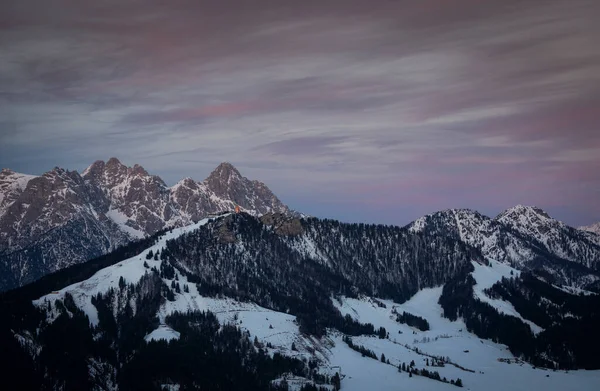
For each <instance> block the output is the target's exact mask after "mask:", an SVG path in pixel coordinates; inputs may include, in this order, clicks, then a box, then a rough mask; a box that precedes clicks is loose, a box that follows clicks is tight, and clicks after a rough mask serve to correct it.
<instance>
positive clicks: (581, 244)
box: [407, 205, 600, 288]
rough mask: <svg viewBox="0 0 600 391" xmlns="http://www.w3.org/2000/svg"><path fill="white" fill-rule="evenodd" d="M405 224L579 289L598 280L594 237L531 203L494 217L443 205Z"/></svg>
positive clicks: (598, 248) (599, 245)
mask: <svg viewBox="0 0 600 391" xmlns="http://www.w3.org/2000/svg"><path fill="white" fill-rule="evenodd" d="M407 228H408V229H409V231H411V232H425V233H429V234H437V235H445V236H449V237H452V238H455V239H458V240H461V241H463V242H464V243H467V244H469V245H471V246H473V247H475V248H478V249H479V250H481V251H482V253H483V255H484V256H485V257H486V258H488V259H492V260H496V261H500V262H505V263H508V264H510V265H512V266H513V267H517V268H520V269H525V270H533V269H537V270H540V271H544V272H545V273H546V274H548V275H549V276H552V277H553V278H555V279H556V282H557V283H559V284H561V285H566V286H574V287H578V288H581V287H585V286H588V285H590V284H596V283H597V282H598V281H600V274H599V271H600V241H599V240H598V238H596V237H594V235H593V234H589V233H587V232H582V231H580V230H577V229H575V228H572V227H569V226H567V225H565V224H564V223H562V222H560V221H558V220H555V219H553V218H551V217H550V216H549V215H548V214H547V213H546V212H544V211H543V210H541V209H540V208H537V207H527V206H521V205H519V206H516V207H513V208H510V209H508V210H506V211H504V212H502V213H501V214H500V215H498V216H497V217H496V218H490V217H487V216H484V215H482V214H480V213H479V212H476V211H472V210H468V209H449V210H445V211H441V212H436V213H433V214H430V215H427V216H424V217H421V218H419V219H417V220H415V221H414V222H412V223H410V224H409V225H408V226H407Z"/></svg>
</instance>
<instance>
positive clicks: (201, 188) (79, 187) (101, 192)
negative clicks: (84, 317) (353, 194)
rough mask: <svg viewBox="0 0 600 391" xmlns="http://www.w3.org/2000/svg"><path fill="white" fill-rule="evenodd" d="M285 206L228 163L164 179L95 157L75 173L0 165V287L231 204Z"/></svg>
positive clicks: (253, 208)
mask: <svg viewBox="0 0 600 391" xmlns="http://www.w3.org/2000/svg"><path fill="white" fill-rule="evenodd" d="M236 206H239V207H240V208H241V209H242V210H243V211H245V212H247V213H250V214H253V215H261V214H264V213H270V212H280V213H286V214H292V213H294V212H292V211H290V210H289V208H288V207H287V206H285V205H284V204H283V203H282V202H281V201H280V200H279V199H278V198H277V197H276V196H275V195H274V194H273V193H272V192H271V191H270V190H269V189H268V187H267V186H266V185H265V184H264V183H262V182H258V181H251V180H249V179H247V178H245V177H243V176H242V175H241V174H240V172H239V171H238V170H237V169H236V168H235V167H233V166H232V165H231V164H229V163H222V164H220V165H219V166H218V167H217V168H216V169H215V170H214V171H213V172H212V173H211V174H210V175H209V176H208V178H206V180H204V181H202V182H197V181H195V180H193V179H191V178H186V179H183V180H182V181H180V182H179V183H177V184H175V185H174V186H172V187H168V186H167V185H166V184H165V183H164V182H163V180H162V179H161V178H159V177H158V176H155V175H151V174H149V173H148V172H147V171H146V170H145V169H144V168H143V167H141V166H139V165H137V164H136V165H134V166H133V167H127V166H125V165H124V164H122V163H121V162H120V161H119V160H118V159H116V158H111V159H109V160H108V161H107V162H104V161H96V162H95V163H93V164H92V165H90V166H89V167H88V168H87V169H85V170H84V171H83V172H82V173H81V174H79V173H77V172H75V171H66V170H63V169H61V168H58V167H57V168H54V169H53V170H51V171H49V172H47V173H45V174H43V175H41V176H31V175H24V174H18V173H14V172H12V171H10V170H7V169H4V170H2V172H1V173H0V254H1V255H2V257H1V258H0V271H2V273H1V274H2V276H1V277H0V291H2V290H6V289H9V288H12V287H15V286H19V285H22V284H24V283H27V282H30V281H33V280H35V279H37V278H39V277H41V276H43V275H45V274H47V273H49V272H53V271H56V270H59V269H62V268H64V267H67V266H70V265H72V264H77V263H81V262H83V261H86V260H88V259H92V258H94V257H98V256H100V255H103V254H105V253H107V252H109V251H112V250H114V249H116V248H117V247H119V246H122V245H124V244H127V243H128V242H130V241H131V240H134V239H139V238H143V237H145V236H148V235H151V234H154V233H155V232H158V231H159V230H162V229H165V228H168V227H182V226H186V225H189V224H192V223H194V222H197V221H199V220H201V219H203V218H205V217H207V216H208V215H210V214H213V213H219V212H224V211H231V210H234V209H235V207H236Z"/></svg>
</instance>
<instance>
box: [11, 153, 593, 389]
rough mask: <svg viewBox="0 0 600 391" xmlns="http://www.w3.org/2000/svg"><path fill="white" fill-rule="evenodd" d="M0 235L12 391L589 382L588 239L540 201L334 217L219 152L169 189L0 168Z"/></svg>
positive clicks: (101, 167)
mask: <svg viewBox="0 0 600 391" xmlns="http://www.w3.org/2000/svg"><path fill="white" fill-rule="evenodd" d="M238 206H239V207H240V209H241V210H238V211H235V209H236V207H238ZM0 228H1V231H0V239H1V240H0V245H1V246H2V247H0V249H1V250H0V251H1V252H0V279H1V282H2V285H0V288H1V289H0V290H7V289H10V290H8V291H7V292H4V293H0V313H1V314H2V315H3V321H2V322H0V346H2V347H3V349H2V351H1V352H0V377H1V378H3V379H5V384H7V385H8V386H9V388H14V389H32V390H39V389H47V390H55V389H62V390H81V389H92V390H111V391H117V390H161V391H163V390H170V391H173V390H179V391H181V390H187V389H193V390H195V389H240V390H259V389H262V390H289V389H296V390H301V391H309V390H319V391H323V390H339V389H342V390H362V389H366V388H369V387H370V388H374V389H382V390H393V389H397V388H398V387H399V386H400V387H404V388H416V389H424V390H447V389H448V387H457V386H458V387H463V386H464V387H467V388H469V389H473V390H479V389H488V390H501V389H507V388H508V389H515V390H528V389H531V388H538V387H544V389H549V390H557V391H558V390H562V389H568V388H573V387H576V388H578V389H583V390H586V389H590V390H591V389H595V387H596V386H597V384H600V371H588V372H582V371H578V369H590V370H592V369H596V370H597V369H600V359H599V358H598V355H597V351H598V350H597V348H598V346H600V334H598V333H597V330H598V328H599V327H600V312H599V311H598V309H599V308H600V301H599V300H600V236H599V235H597V234H596V233H593V232H589V231H586V230H583V229H575V228H573V227H569V226H568V225H566V224H564V223H562V222H560V221H558V220H556V219H553V218H552V217H550V216H549V215H548V213H546V212H545V211H544V210H542V209H541V208H538V207H530V206H522V205H519V206H516V207H513V208H510V209H508V210H506V211H504V212H502V213H501V214H499V215H498V216H496V217H493V218H492V217H487V216H484V215H482V214H480V213H478V212H476V211H473V210H468V209H449V210H444V211H440V212H436V213H433V214H430V215H426V216H423V217H421V218H419V219H417V220H415V221H414V222H412V223H410V224H408V225H407V226H405V227H400V226H384V225H375V224H362V223H361V224H348V223H341V222H339V221H336V220H329V219H318V218H314V217H308V216H306V215H303V214H301V213H299V212H295V211H293V210H291V209H290V208H288V207H287V206H285V205H284V204H283V203H282V202H281V201H280V200H279V199H278V198H277V197H276V196H275V195H274V194H273V193H272V192H271V191H270V190H269V189H268V188H267V186H266V185H264V184H263V183H261V182H257V181H251V180H249V179H247V178H244V177H243V176H242V175H241V174H240V173H239V171H238V170H237V169H235V167H233V166H232V165H231V164H229V163H222V164H221V165H219V166H218V167H217V168H216V169H215V170H214V171H213V172H212V173H211V174H210V175H209V176H208V178H207V179H206V180H204V181H202V182H197V181H194V180H192V179H190V178H186V179H183V180H182V181H180V182H179V183H177V184H176V185H174V186H172V187H168V186H167V185H166V184H165V183H164V182H163V181H162V180H161V179H160V178H159V177H157V176H154V175H150V174H148V173H147V172H146V171H145V170H144V169H143V168H142V167H141V166H139V165H134V166H133V167H127V166H125V165H123V164H122V163H120V162H119V161H118V160H117V159H115V158H111V159H109V160H108V161H107V162H103V161H97V162H95V163H93V164H92V165H91V166H89V167H88V168H87V169H86V170H84V171H83V172H82V173H81V174H79V173H78V172H75V171H66V170H63V169H60V168H55V169H54V170H51V171H50V172H47V173H45V174H43V175H42V176H28V175H24V174H18V173H15V172H12V171H10V170H7V169H5V170H2V172H1V173H0ZM19 286H20V287H19ZM511 364H518V365H511ZM540 368H541V369H540ZM550 370H552V371H550ZM548 377H551V379H548ZM451 389H453V388H451Z"/></svg>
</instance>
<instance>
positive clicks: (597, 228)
mask: <svg viewBox="0 0 600 391" xmlns="http://www.w3.org/2000/svg"><path fill="white" fill-rule="evenodd" d="M579 229H580V230H582V231H586V232H592V233H595V234H597V235H600V223H595V224H592V225H587V226H584V227H579Z"/></svg>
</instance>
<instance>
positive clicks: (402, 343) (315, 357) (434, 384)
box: [18, 216, 600, 391]
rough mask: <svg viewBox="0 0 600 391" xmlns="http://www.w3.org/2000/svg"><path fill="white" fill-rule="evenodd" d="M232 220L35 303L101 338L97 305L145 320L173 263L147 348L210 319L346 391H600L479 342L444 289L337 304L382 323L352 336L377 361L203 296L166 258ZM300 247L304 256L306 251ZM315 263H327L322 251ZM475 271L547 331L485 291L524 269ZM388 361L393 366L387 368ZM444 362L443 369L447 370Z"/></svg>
mask: <svg viewBox="0 0 600 391" xmlns="http://www.w3.org/2000/svg"><path fill="white" fill-rule="evenodd" d="M227 218H228V217H227V216H223V217H220V218H218V219H216V220H215V221H213V222H211V221H210V220H209V219H204V220H201V221H199V222H198V223H196V224H193V225H190V226H188V227H184V228H178V229H174V230H172V231H171V232H169V233H166V234H164V235H162V236H161V237H160V238H159V239H158V241H157V242H156V243H155V244H154V245H153V246H152V247H149V248H147V249H146V250H144V251H143V252H141V253H140V254H139V255H137V256H134V257H132V258H129V259H127V260H124V261H121V262H119V263H116V264H114V265H112V266H109V267H107V268H104V269H102V270H100V271H98V272H97V273H95V274H94V275H93V276H91V277H90V278H88V279H86V280H84V281H81V282H77V283H75V284H72V285H70V286H67V287H64V288H62V289H60V290H57V291H54V292H52V293H49V294H47V295H45V296H43V297H41V298H39V299H37V300H35V301H34V304H35V305H36V306H37V307H38V308H40V309H44V310H46V316H47V317H48V321H49V322H53V321H55V320H56V319H57V318H58V317H59V315H60V314H61V313H62V312H63V310H62V308H64V307H65V305H66V304H65V303H66V301H67V296H68V297H70V298H72V299H73V301H74V303H75V305H76V306H77V307H78V308H80V309H81V310H83V312H84V313H85V315H87V317H88V318H89V321H90V323H91V324H92V325H93V326H94V327H98V329H97V333H98V334H97V335H98V338H100V336H101V335H102V331H101V330H102V324H101V323H102V322H101V321H100V318H99V310H98V305H95V304H94V299H95V298H97V297H99V296H101V295H107V294H109V293H110V292H113V295H112V296H110V297H112V299H111V303H112V304H111V305H112V307H111V308H110V311H109V313H112V314H114V316H115V318H118V317H119V316H120V315H119V314H121V313H122V312H124V311H126V308H130V309H131V311H133V316H135V315H136V312H137V311H141V309H137V307H136V306H137V305H139V304H140V303H143V302H140V301H139V300H138V299H137V298H136V297H135V294H133V295H134V296H130V294H128V293H126V292H128V291H131V292H133V291H134V290H133V289H129V288H127V286H129V285H138V284H142V285H145V286H146V288H145V291H148V292H149V291H151V290H152V288H151V286H149V285H148V284H149V283H148V281H150V280H149V276H152V275H155V274H156V273H157V271H158V270H161V271H162V270H165V271H166V270H167V269H165V267H168V265H169V264H173V265H175V266H177V267H176V268H175V269H174V270H173V273H172V274H171V275H168V274H170V273H166V272H165V273H164V274H162V272H161V278H160V283H161V284H163V285H164V286H167V287H174V286H177V287H178V288H177V289H175V291H174V296H173V297H172V298H171V299H167V300H164V299H163V300H162V301H161V303H160V305H159V306H158V307H157V308H156V311H155V312H154V313H153V314H149V315H148V316H156V318H157V320H158V323H157V324H156V325H155V326H153V329H152V330H150V331H149V332H147V333H146V334H145V335H144V340H145V341H147V342H149V341H152V340H161V339H162V340H165V341H176V340H178V339H179V338H180V332H181V331H182V330H177V329H176V328H173V327H172V325H169V324H168V320H167V319H168V316H169V315H172V314H174V313H177V312H179V313H187V312H189V311H210V312H212V313H214V314H215V315H216V316H217V318H218V320H219V322H220V323H221V324H230V325H234V326H236V327H239V328H240V329H241V330H242V331H243V332H244V333H248V334H249V336H250V339H251V340H254V339H255V338H256V341H258V345H257V346H262V347H265V349H266V350H267V351H268V352H269V354H271V355H273V354H275V353H279V354H282V355H284V356H288V357H294V358H299V359H301V360H306V362H309V361H310V362H313V361H314V362H315V363H317V364H316V366H317V367H316V370H317V373H319V374H321V375H325V376H333V375H334V374H335V373H336V372H337V373H339V374H341V378H342V380H341V389H342V390H351V391H352V390H365V389H377V390H382V391H385V390H397V389H405V388H406V389H421V390H453V389H455V388H454V387H455V386H453V385H452V384H450V383H449V382H450V381H451V380H452V381H455V380H457V379H461V382H462V384H463V386H464V387H465V388H466V389H470V390H489V391H494V390H506V389H511V390H530V389H533V388H543V389H545V390H557V391H558V390H565V389H569V388H572V387H573V386H574V385H576V386H577V389H579V390H594V389H596V388H597V385H598V384H600V371H568V372H565V371H549V370H545V369H540V368H535V367H533V366H531V365H530V364H528V363H525V362H523V361H521V360H519V359H518V358H517V357H514V356H513V355H512V354H511V353H510V351H509V350H508V349H507V347H506V346H504V345H502V344H498V343H494V342H492V341H489V340H484V339H481V338H479V337H477V336H476V335H474V334H472V333H470V332H469V331H467V326H466V324H465V323H464V322H463V321H462V320H460V319H459V320H458V321H455V322H452V321H450V320H448V319H446V318H444V317H443V310H442V308H441V307H440V305H439V304H438V300H439V298H440V295H441V294H442V287H441V286H438V287H432V288H424V289H421V290H419V291H418V293H416V294H415V295H414V296H413V297H411V298H410V300H408V301H406V302H404V303H402V304H400V303H396V302H394V301H392V300H388V299H381V298H375V297H370V296H365V295H364V294H359V295H358V296H356V297H346V296H331V297H330V298H329V299H328V300H331V303H332V304H333V306H334V307H335V308H337V309H338V310H339V311H340V312H341V314H342V315H348V316H349V317H350V318H352V319H355V320H356V321H358V322H360V323H372V324H373V326H374V327H375V329H376V330H377V329H379V328H380V327H383V328H385V330H386V335H385V336H384V338H381V337H377V336H369V335H359V336H354V337H352V342H353V344H354V345H356V346H362V347H364V348H366V349H368V350H370V351H372V352H373V353H375V356H376V358H371V357H369V356H365V355H364V354H361V353H359V352H357V351H355V350H353V349H352V348H351V347H350V346H349V345H348V344H347V342H346V341H345V339H346V337H345V335H344V333H342V332H340V331H339V330H336V329H332V328H329V329H328V330H327V332H326V334H325V335H324V336H322V337H321V338H317V337H314V336H310V335H307V334H306V333H303V332H301V330H300V327H299V320H298V319H297V317H296V316H295V315H294V313H293V311H292V313H288V312H290V311H288V312H279V311H276V310H273V309H268V308H264V307H262V306H260V305H258V304H256V303H254V302H251V301H241V300H240V299H239V298H233V297H228V296H227V295H223V294H219V295H217V296H211V297H209V296H206V295H203V294H202V293H201V292H200V291H199V288H198V286H197V284H196V283H195V282H197V280H195V279H192V277H194V274H189V271H190V270H189V269H187V267H186V265H185V264H182V263H179V262H178V261H175V262H174V263H173V260H168V259H170V258H169V257H168V256H167V257H161V254H166V252H168V247H169V246H168V241H169V240H172V239H176V241H178V240H181V239H184V238H188V239H191V238H193V237H194V236H193V235H195V234H197V233H198V232H199V231H204V230H205V229H206V228H208V227H209V226H210V225H212V224H219V223H220V222H224V221H227ZM221 226H222V225H221ZM305 229H306V228H305ZM218 231H219V232H222V229H220V228H219V229H218ZM238 235H240V236H239V237H238V239H236V240H237V241H238V243H239V244H242V245H243V243H244V241H245V240H249V239H248V238H247V237H246V235H247V234H243V233H240V232H238ZM302 235H306V231H304V233H303V234H300V236H302ZM284 242H285V240H284ZM170 243H173V242H170ZM197 243H198V245H200V244H201V243H200V242H197ZM304 243H306V241H304ZM215 246H216V245H215ZM222 246H223V247H224V248H231V247H233V246H235V244H232V243H229V244H222ZM312 246H313V247H314V246H315V244H314V243H313V244H312ZM317 246H318V245H317ZM294 247H295V248H299V247H298V244H295V245H294ZM249 251H250V250H249ZM157 254H158V255H157ZM306 254H308V252H306ZM313 254H314V256H318V255H317V254H318V252H317V251H314V252H313ZM163 258H164V259H163ZM333 260H335V257H334V258H333ZM242 262H245V261H244V260H243V258H239V257H237V258H235V260H234V261H233V263H232V264H231V267H236V266H234V265H235V264H236V263H242ZM472 264H473V266H474V269H473V272H472V273H471V274H472V276H473V277H474V279H475V281H476V285H475V288H474V295H475V297H476V298H477V299H479V300H481V301H484V302H487V303H490V304H491V305H492V306H493V307H494V308H495V309H496V310H497V311H499V312H501V313H504V314H507V315H509V316H513V317H517V318H519V319H523V320H524V321H525V322H526V323H527V324H529V325H530V327H531V329H532V330H533V331H534V332H536V333H537V332H540V331H541V328H540V327H539V326H537V325H535V324H534V323H533V322H531V321H528V320H526V319H524V318H523V316H522V315H521V314H520V313H519V312H518V311H517V310H516V309H515V308H514V306H512V304H511V303H508V302H506V301H503V300H501V299H492V298H490V297H488V296H487V295H486V293H485V292H484V290H485V289H486V288H489V287H491V286H492V285H493V284H494V283H496V282H498V281H500V280H501V279H502V278H503V277H505V278H510V277H512V276H517V275H518V274H519V273H520V272H519V270H516V269H513V268H511V267H510V266H508V265H507V264H505V263H500V262H496V261H492V262H491V263H490V264H488V265H486V264H483V263H478V262H473V263H472ZM260 272H261V270H256V273H260ZM423 273H425V271H423ZM192 280H193V281H192ZM200 285H201V284H200ZM119 292H121V293H119ZM141 292H144V290H142V291H141ZM142 294H143V293H142ZM69 300H70V299H69ZM132 303H137V304H135V305H133V304H132ZM402 312H408V313H410V314H413V315H415V316H419V317H422V318H424V319H426V320H427V322H428V324H429V326H430V327H429V330H427V331H421V330H420V329H418V328H415V327H411V326H408V325H407V324H403V323H399V322H398V321H397V320H396V316H397V314H399V313H402ZM18 337H20V338H21V340H22V341H23V342H22V343H24V344H26V345H27V344H31V346H34V345H35V344H36V343H37V342H36V341H37V340H36V338H34V337H31V336H26V335H20V334H19V335H18ZM382 355H383V356H384V359H381V356H382ZM434 362H436V366H434ZM441 362H443V364H438V363H441ZM411 363H413V364H412V365H413V369H415V370H422V369H426V370H428V371H432V372H434V371H435V372H438V373H439V375H440V380H443V379H446V380H447V381H448V383H444V382H443V381H438V380H434V379H430V378H427V377H424V376H420V375H417V374H415V375H409V373H408V372H406V371H399V369H398V367H400V368H402V364H405V365H406V366H409V367H410V366H411ZM438 365H439V366H438ZM92 375H93V374H91V375H90V376H92ZM109 378H110V377H109ZM286 378H287V379H289V382H290V384H292V385H294V386H296V387H298V388H297V389H299V387H300V386H301V385H303V384H307V383H310V382H313V380H308V379H307V378H304V377H298V376H283V377H281V378H279V380H278V381H280V382H284V381H285V379H286ZM106 379H107V378H105V377H102V376H101V375H97V376H96V378H95V381H96V382H100V384H102V382H103V381H106ZM169 384H174V385H177V384H178V383H177V379H175V378H173V379H170V382H169ZM328 387H330V386H328Z"/></svg>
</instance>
